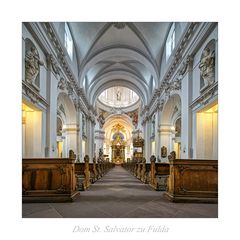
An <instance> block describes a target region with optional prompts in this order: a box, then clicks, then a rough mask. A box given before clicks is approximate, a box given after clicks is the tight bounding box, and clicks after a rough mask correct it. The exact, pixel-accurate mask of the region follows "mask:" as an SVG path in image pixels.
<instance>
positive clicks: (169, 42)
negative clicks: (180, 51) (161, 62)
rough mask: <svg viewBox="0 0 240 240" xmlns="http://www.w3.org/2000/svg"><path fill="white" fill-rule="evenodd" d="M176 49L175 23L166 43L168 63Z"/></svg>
mask: <svg viewBox="0 0 240 240" xmlns="http://www.w3.org/2000/svg"><path fill="white" fill-rule="evenodd" d="M174 48H175V23H173V24H172V26H171V29H170V31H169V33H168V37H167V41H166V61H167V60H168V59H169V57H170V56H171V54H172V52H173V49H174Z"/></svg>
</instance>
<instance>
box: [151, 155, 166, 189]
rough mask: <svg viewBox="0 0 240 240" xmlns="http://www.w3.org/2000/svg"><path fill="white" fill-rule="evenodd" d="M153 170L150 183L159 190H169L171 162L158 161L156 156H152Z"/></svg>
mask: <svg viewBox="0 0 240 240" xmlns="http://www.w3.org/2000/svg"><path fill="white" fill-rule="evenodd" d="M150 161H151V171H150V181H149V184H150V186H151V187H153V188H154V189H155V190H157V191H166V190H167V181H168V177H169V174H170V167H169V163H156V157H155V156H153V155H152V156H151V158H150Z"/></svg>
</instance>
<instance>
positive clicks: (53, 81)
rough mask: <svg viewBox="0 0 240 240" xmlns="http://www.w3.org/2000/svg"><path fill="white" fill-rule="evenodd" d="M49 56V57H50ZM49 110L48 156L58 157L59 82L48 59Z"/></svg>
mask: <svg viewBox="0 0 240 240" xmlns="http://www.w3.org/2000/svg"><path fill="white" fill-rule="evenodd" d="M48 58H49V57H48ZM47 79H48V81H47V99H48V103H49V107H48V110H47V123H46V125H47V127H46V146H47V149H46V151H45V154H46V157H57V96H58V94H57V84H58V75H57V74H54V73H53V69H52V66H51V61H50V59H48V71H47Z"/></svg>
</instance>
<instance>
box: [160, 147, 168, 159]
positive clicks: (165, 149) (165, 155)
mask: <svg viewBox="0 0 240 240" xmlns="http://www.w3.org/2000/svg"><path fill="white" fill-rule="evenodd" d="M161 157H162V158H165V157H167V148H166V147H165V146H162V147H161Z"/></svg>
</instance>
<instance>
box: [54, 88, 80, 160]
mask: <svg viewBox="0 0 240 240" xmlns="http://www.w3.org/2000/svg"><path fill="white" fill-rule="evenodd" d="M57 106H58V107H57V129H56V131H57V139H56V141H57V151H58V153H57V155H58V157H67V156H68V152H69V150H70V149H71V150H73V151H74V152H75V153H77V154H78V147H77V146H78V132H79V126H78V124H77V113H76V110H75V107H74V104H73V102H72V100H71V99H70V98H69V96H68V95H67V94H66V93H63V92H62V93H59V95H58V98H57Z"/></svg>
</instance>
